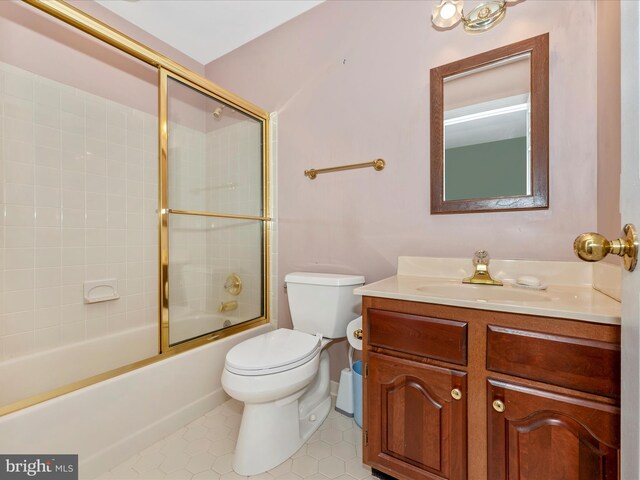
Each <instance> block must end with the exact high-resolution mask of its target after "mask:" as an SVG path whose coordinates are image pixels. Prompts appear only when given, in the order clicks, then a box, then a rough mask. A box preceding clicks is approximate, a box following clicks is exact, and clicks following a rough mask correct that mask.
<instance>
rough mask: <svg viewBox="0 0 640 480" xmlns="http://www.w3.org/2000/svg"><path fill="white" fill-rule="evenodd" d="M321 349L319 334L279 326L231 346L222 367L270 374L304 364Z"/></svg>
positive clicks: (246, 372)
mask: <svg viewBox="0 0 640 480" xmlns="http://www.w3.org/2000/svg"><path fill="white" fill-rule="evenodd" d="M321 349H322V336H320V335H310V334H308V333H304V332H300V331H297V330H290V329H287V328H280V329H278V330H274V331H273V332H268V333H265V334H263V335H259V336H257V337H253V338H250V339H249V340H245V341H244V342H242V343H240V344H238V345H236V346H235V347H233V348H232V349H231V350H229V352H228V353H227V357H226V360H225V368H226V369H227V370H228V371H229V372H231V373H234V374H236V375H244V376H260V375H269V374H273V373H279V372H284V371H287V370H291V369H294V368H296V367H299V366H300V365H304V364H305V363H307V362H309V361H310V360H311V359H312V358H314V357H315V356H316V355H318V353H319V352H320V350H321Z"/></svg>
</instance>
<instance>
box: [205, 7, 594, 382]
mask: <svg viewBox="0 0 640 480" xmlns="http://www.w3.org/2000/svg"><path fill="white" fill-rule="evenodd" d="M434 3H435V2H413V1H408V2H402V1H358V2H355V1H354V2H326V3H324V4H322V5H320V6H318V7H316V8H314V9H312V10H310V11H309V12H307V13H305V14H303V15H301V16H299V17H297V18H295V19H293V20H292V21H290V22H288V23H286V24H284V25H283V26H281V27H279V28H277V29H275V30H273V31H271V32H269V33H267V34H265V35H263V36H262V37H260V38H258V39H256V40H255V41H253V42H251V43H249V44H246V45H244V46H242V47H240V48H239V49H237V50H235V51H233V52H231V53H229V54H228V55H226V56H224V57H222V58H220V59H218V60H216V61H214V62H212V63H210V64H209V65H207V66H206V75H207V77H208V78H210V79H212V80H213V81H215V82H217V83H218V84H220V85H223V86H224V87H226V88H231V89H232V90H233V91H234V92H236V93H237V94H239V95H241V96H243V97H245V98H247V99H248V100H250V101H252V102H254V103H256V104H257V105H260V106H261V107H263V108H265V109H267V110H271V111H278V112H279V120H278V121H279V136H278V148H279V157H278V179H277V182H278V183H277V185H278V195H279V198H278V204H279V210H278V212H277V219H278V228H279V233H278V235H279V244H278V252H279V254H278V268H279V273H280V281H279V285H278V288H280V293H282V292H283V290H282V288H281V287H282V277H283V276H284V274H286V273H287V272H290V271H294V270H313V271H338V272H358V273H363V274H364V275H366V279H367V281H368V282H373V281H376V280H379V279H381V278H383V277H386V276H389V275H392V274H393V273H394V271H395V269H396V258H397V256H398V255H428V256H444V257H446V256H452V257H468V258H469V259H471V257H472V255H473V252H474V251H475V250H477V249H479V248H485V249H487V250H489V252H490V253H491V254H492V256H494V257H495V258H527V259H547V260H554V259H555V260H573V259H574V258H575V257H574V256H573V252H572V244H573V239H574V238H575V236H576V235H578V234H579V233H581V232H583V231H588V230H592V229H594V228H596V222H597V217H596V211H595V202H594V198H593V196H594V192H595V191H596V172H597V154H596V152H597V142H596V138H597V136H596V133H597V129H596V113H597V111H596V102H594V98H596V95H597V88H596V87H597V85H596V60H597V59H596V37H595V34H596V9H595V4H594V3H593V2H585V1H583V0H575V1H570V0H567V1H562V2H558V1H555V0H554V1H544V0H540V1H526V2H522V3H519V4H517V5H514V6H511V7H509V10H508V13H507V16H506V18H505V20H504V21H503V22H502V24H500V25H499V26H498V27H497V28H495V29H494V30H492V31H489V32H487V33H484V34H482V35H476V36H473V35H468V34H466V33H465V32H464V31H463V29H462V28H461V27H457V28H455V29H453V30H451V31H447V32H437V31H436V30H434V29H433V28H432V27H431V25H430V15H431V8H432V7H433V5H434ZM545 32H550V192H551V193H550V208H549V210H542V211H532V212H517V213H505V212H501V213H482V214H469V215H441V216H433V215H430V214H429V81H428V80H429V69H431V68H433V67H435V66H438V65H442V64H445V63H448V62H451V61H454V60H458V59H461V58H464V57H467V56H470V55H473V54H476V53H480V52H483V51H486V50H490V49H492V48H496V47H498V46H502V45H506V44H509V43H512V42H515V41H518V40H522V39H525V38H528V37H532V36H534V35H539V34H542V33H545ZM378 157H382V158H384V159H385V160H386V161H387V167H386V168H385V170H384V171H382V172H379V173H378V172H374V171H373V170H353V171H348V172H341V173H334V174H327V175H322V176H320V177H318V178H317V179H316V180H314V181H310V180H308V179H307V178H305V177H304V176H303V171H304V169H305V168H310V167H313V168H321V167H328V166H333V165H340V164H345V163H354V162H363V161H368V160H372V159H375V158H378ZM590 207H591V208H590ZM280 298H281V300H280V305H279V306H280V309H279V311H280V312H281V314H280V317H281V318H280V325H282V326H287V325H288V324H289V322H290V320H289V319H288V318H286V315H287V314H288V308H287V304H286V296H285V295H280ZM334 363H335V362H334ZM334 378H335V371H334Z"/></svg>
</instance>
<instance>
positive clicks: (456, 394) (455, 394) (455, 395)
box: [451, 388, 462, 400]
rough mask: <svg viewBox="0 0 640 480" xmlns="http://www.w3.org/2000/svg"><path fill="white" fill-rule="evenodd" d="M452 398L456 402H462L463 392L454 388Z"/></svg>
mask: <svg viewBox="0 0 640 480" xmlns="http://www.w3.org/2000/svg"><path fill="white" fill-rule="evenodd" d="M451 396H452V397H453V399H454V400H460V399H461V398H462V392H461V391H460V389H459V388H454V389H453V390H451Z"/></svg>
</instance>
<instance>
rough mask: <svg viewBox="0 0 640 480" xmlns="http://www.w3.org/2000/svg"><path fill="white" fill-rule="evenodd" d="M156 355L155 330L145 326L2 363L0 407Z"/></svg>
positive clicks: (156, 334) (154, 326) (0, 372)
mask: <svg viewBox="0 0 640 480" xmlns="http://www.w3.org/2000/svg"><path fill="white" fill-rule="evenodd" d="M157 353H158V326H157V325H145V326H141V327H138V328H132V329H129V330H124V331H122V332H117V333H113V334H111V335H105V336H102V337H98V338H95V339H91V340H86V341H82V342H78V343H73V344H69V345H64V346H62V347H58V348H54V349H50V350H45V351H42V352H38V353H34V354H31V355H26V356H23V357H17V358H14V359H10V360H5V361H3V362H0V379H2V380H1V384H2V388H0V405H7V404H9V403H13V402H15V401H18V400H22V399H23V398H28V397H30V396H32V395H36V394H38V393H42V392H48V391H50V390H53V389H55V388H58V387H59V386H61V385H67V384H69V383H73V382H76V381H78V380H82V379H84V378H89V377H92V376H94V375H97V374H99V373H103V372H108V371H110V370H113V369H115V368H118V367H122V366H124V365H128V364H130V363H134V362H137V361H138V360H142V359H143V358H148V357H152V356H154V355H156V354H157ZM5 386H6V387H5Z"/></svg>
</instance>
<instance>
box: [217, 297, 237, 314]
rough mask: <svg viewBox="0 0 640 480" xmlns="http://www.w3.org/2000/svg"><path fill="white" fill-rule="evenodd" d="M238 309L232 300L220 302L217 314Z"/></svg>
mask: <svg viewBox="0 0 640 480" xmlns="http://www.w3.org/2000/svg"><path fill="white" fill-rule="evenodd" d="M237 308H238V302H236V301H235V300H232V301H230V302H222V303H221V304H220V307H218V311H219V312H230V311H231V310H235V309H237Z"/></svg>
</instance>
